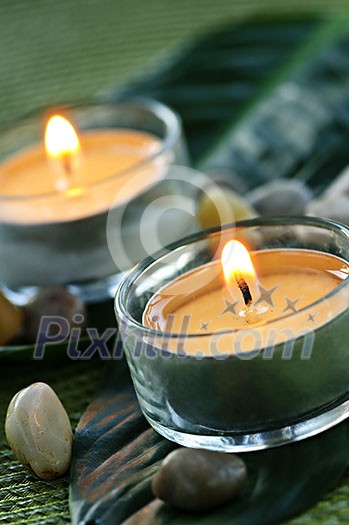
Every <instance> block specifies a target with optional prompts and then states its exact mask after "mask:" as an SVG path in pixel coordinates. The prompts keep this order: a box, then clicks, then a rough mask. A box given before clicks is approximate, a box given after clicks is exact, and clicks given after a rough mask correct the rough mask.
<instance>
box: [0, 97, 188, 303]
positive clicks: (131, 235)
mask: <svg viewBox="0 0 349 525" xmlns="http://www.w3.org/2000/svg"><path fill="white" fill-rule="evenodd" d="M69 114H70V115H71V116H72V119H73V120H74V121H75V120H76V122H77V124H78V126H79V128H80V127H81V129H78V128H75V127H74V126H73V125H72V122H70V121H69V119H67V118H65V116H64V115H61V114H56V115H55V116H54V117H53V118H52V119H51V120H50V121H49V122H48V124H47V126H46V134H45V145H44V141H43V140H41V141H40V140H39V141H38V142H37V144H34V145H32V140H30V138H31V135H30V133H31V132H32V127H35V126H34V125H33V124H32V123H30V125H29V124H23V126H22V128H21V127H20V126H18V129H17V133H14V132H12V131H10V132H7V133H4V134H3V135H2V136H1V137H0V149H1V148H2V149H5V146H6V144H10V143H11V144H12V145H13V142H14V141H15V139H16V138H17V141H18V142H19V143H20V144H21V143H23V145H26V147H24V148H22V149H19V151H15V152H14V153H12V154H11V155H8V156H6V158H5V159H4V160H3V162H2V163H1V164H0V278H1V280H2V282H3V284H4V285H5V287H6V288H7V289H9V290H12V291H15V292H20V294H24V292H25V291H26V289H27V288H31V287H37V286H46V285H52V284H55V285H56V284H64V285H73V286H74V287H75V290H76V291H77V292H78V293H80V294H81V295H84V294H85V297H84V298H85V299H87V300H99V299H101V298H105V297H106V296H107V295H108V294H109V289H110V288H112V287H113V285H115V283H116V282H117V281H118V279H119V277H118V274H119V273H120V272H122V271H124V270H127V269H128V268H129V266H131V265H132V264H134V263H136V262H137V261H139V260H140V259H141V258H142V257H144V256H145V254H146V251H145V250H144V249H143V246H142V243H141V239H140V236H139V231H138V229H137V227H136V225H137V224H138V222H139V216H141V215H142V211H143V210H144V209H146V207H147V206H148V205H149V203H151V202H152V200H153V198H154V195H155V196H157V197H158V196H159V195H163V194H165V195H169V194H171V187H170V183H167V182H166V173H167V170H168V166H169V164H170V163H172V162H178V163H183V162H185V156H184V150H183V147H182V144H181V129H180V122H179V121H178V119H177V116H176V115H175V114H174V113H173V112H172V111H171V110H169V109H168V108H166V107H165V106H163V105H161V104H158V103H155V102H139V101H123V102H120V103H116V104H114V105H111V106H91V108H75V109H72V110H71V111H70V113H69ZM36 127H37V125H36ZM27 130H29V131H28V132H27ZM27 135H29V140H28V138H27ZM4 145H5V146H4ZM133 181H135V182H133ZM185 191H187V189H186V190H183V192H185ZM183 192H182V193H183ZM172 193H173V191H172ZM181 197H182V194H181V191H180V189H179V190H178V185H177V194H175V195H174V197H173V199H174V205H173V207H174V208H175V207H176V203H175V201H176V199H177V200H180V199H181ZM110 210H111V211H110ZM164 211H166V210H165V209H164ZM108 217H109V218H110V217H112V220H110V223H109V224H111V232H109V233H110V235H111V236H112V235H113V232H114V229H115V231H118V229H120V230H122V235H123V242H124V244H125V245H126V246H127V247H129V251H130V260H131V262H130V264H129V266H127V267H118V266H117V264H116V262H115V261H114V260H113V257H112V255H111V253H110V251H109V248H108V241H107V232H106V229H107V220H108ZM176 219H177V220H175V221H173V220H172V221H171V224H170V225H168V224H166V225H165V227H166V228H167V229H166V233H167V234H168V236H169V239H172V240H175V239H178V238H179V237H180V236H181V235H183V233H184V232H185V231H187V229H188V227H189V228H190V225H189V222H190V218H189V217H188V216H187V215H186V216H184V215H183V214H182V215H180V213H179V214H178V216H176ZM108 227H109V226H108ZM149 230H151V232H150V233H151V235H153V231H152V229H151V228H150V227H149ZM19 298H21V295H19Z"/></svg>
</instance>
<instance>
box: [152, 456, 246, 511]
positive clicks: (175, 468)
mask: <svg viewBox="0 0 349 525" xmlns="http://www.w3.org/2000/svg"><path fill="white" fill-rule="evenodd" d="M246 476H247V470H246V466H245V463H244V462H243V461H242V460H241V459H240V458H238V457H237V456H235V455H233V454H223V453H220V452H211V451H208V450H195V449H189V448H181V449H176V450H174V451H173V452H171V453H170V454H169V455H168V456H167V457H166V458H165V460H164V461H163V463H162V465H161V467H160V469H159V471H158V472H157V474H156V475H155V477H154V478H153V482H152V490H153V493H154V495H155V496H156V497H158V498H159V499H161V500H163V501H165V502H167V503H169V504H170V505H172V506H174V507H177V508H180V509H183V510H189V511H204V510H208V509H212V508H214V507H217V506H219V505H222V504H223V503H226V502H227V501H229V500H231V499H233V498H234V497H236V496H237V495H238V494H239V493H240V492H241V490H242V488H243V486H244V483H245V480H246Z"/></svg>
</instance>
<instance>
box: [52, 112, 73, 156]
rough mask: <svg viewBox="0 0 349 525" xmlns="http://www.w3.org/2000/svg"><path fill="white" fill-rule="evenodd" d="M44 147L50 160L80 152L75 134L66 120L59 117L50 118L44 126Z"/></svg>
mask: <svg viewBox="0 0 349 525" xmlns="http://www.w3.org/2000/svg"><path fill="white" fill-rule="evenodd" d="M45 147H46V151H47V154H48V155H49V156H50V157H52V158H57V157H58V158H62V157H64V156H65V155H75V154H76V153H78V151H79V150H80V142H79V139H78V136H77V133H76V131H75V129H74V128H73V126H72V125H71V124H70V122H69V121H68V120H66V119H65V118H64V117H61V116H60V115H54V116H53V117H51V118H50V120H49V121H48V123H47V126H46V132H45Z"/></svg>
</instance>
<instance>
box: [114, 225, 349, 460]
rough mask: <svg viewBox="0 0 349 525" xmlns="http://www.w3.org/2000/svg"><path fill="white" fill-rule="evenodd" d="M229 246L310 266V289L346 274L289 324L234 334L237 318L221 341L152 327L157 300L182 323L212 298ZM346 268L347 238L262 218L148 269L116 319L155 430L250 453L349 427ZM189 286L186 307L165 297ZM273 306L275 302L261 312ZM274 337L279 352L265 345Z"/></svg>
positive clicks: (206, 332) (301, 291)
mask: <svg viewBox="0 0 349 525" xmlns="http://www.w3.org/2000/svg"><path fill="white" fill-rule="evenodd" d="M231 239H239V240H243V241H244V242H245V244H247V245H248V247H249V249H250V251H251V253H252V254H254V257H256V258H257V259H256V260H260V259H261V260H266V261H269V262H270V264H271V266H273V268H274V269H273V270H271V271H275V272H277V271H278V268H279V262H278V261H279V260H280V261H282V260H284V258H285V257H286V256H287V257H288V256H290V257H293V256H296V257H300V260H303V257H305V260H306V261H308V262H307V265H308V267H309V266H310V270H309V268H308V269H307V272H308V273H306V277H305V279H307V276H308V275H309V280H311V279H314V275H313V274H312V270H311V266H312V265H314V268H315V266H316V265H317V263H316V261H318V260H319V261H321V260H322V259H324V261H327V260H328V261H329V265H328V268H327V266H326V265H327V262H326V263H325V266H326V267H325V268H324V270H325V274H326V279H327V277H328V278H329V279H331V278H332V277H333V278H336V277H337V276H338V275H339V273H341V279H340V280H339V281H338V283H337V284H336V285H335V286H334V287H333V289H331V291H329V292H326V293H324V294H323V295H322V292H321V291H320V289H318V286H317V281H316V279H315V280H314V282H313V288H314V290H315V292H316V293H317V294H318V295H319V298H318V299H317V300H315V301H312V300H310V301H308V303H309V304H307V306H306V307H302V308H299V310H298V309H297V307H296V306H295V305H296V303H297V301H293V303H291V302H289V303H287V302H286V303H285V308H284V305H282V308H281V309H280V316H278V314H277V313H276V314H275V315H274V319H273V320H270V321H268V322H266V323H257V324H256V325H254V324H252V326H246V327H241V329H229V319H232V320H233V319H236V316H234V315H233V313H236V312H233V313H229V314H228V316H226V317H224V316H223V317H224V318H226V319H227V324H228V326H227V328H226V329H225V330H222V331H221V332H220V333H214V332H210V329H209V327H208V326H204V327H202V330H201V331H200V330H198V331H197V332H196V333H188V330H186V329H185V326H184V325H183V329H182V330H181V329H180V330H178V329H177V330H168V331H165V330H162V328H161V324H157V320H156V319H155V318H153V321H154V323H155V328H154V327H153V328H151V327H149V326H145V321H144V319H145V312H146V311H147V309H149V304H150V302H151V301H152V298H154V297H155V298H157V297H158V298H159V297H161V294H162V297H165V299H164V301H165V303H166V304H167V306H166V308H167V307H169V305H170V304H172V303H171V301H172V302H173V301H175V302H176V301H177V303H178V301H179V303H178V304H181V305H182V306H181V308H182V310H184V311H185V308H186V306H185V305H186V302H188V301H192V300H196V298H197V297H198V296H200V294H202V293H203V294H204V293H206V292H205V291H204V292H202V290H207V293H208V292H209V291H210V292H212V290H213V291H214V288H215V286H216V285H217V283H214V282H213V281H210V278H208V279H205V271H206V269H208V270H210V268H211V266H212V265H213V267H214V265H215V264H216V263H217V261H214V260H213V253H215V252H216V253H217V246H218V245H222V243H223V244H225V243H226V242H227V241H229V240H231ZM331 261H332V262H334V266H333V267H332V262H331ZM348 262H349V229H348V228H347V227H345V226H343V225H339V224H335V223H333V222H329V221H324V220H321V219H312V218H306V217H305V218H299V217H298V218H272V219H269V218H268V219H264V218H261V219H254V220H251V221H246V222H242V223H238V224H237V225H236V226H227V227H225V228H223V229H222V230H210V231H207V232H199V233H196V234H194V235H192V236H190V237H187V238H185V239H183V240H180V241H178V242H177V243H175V244H172V245H171V246H170V247H168V248H167V250H165V251H163V252H160V253H158V254H157V255H156V256H154V257H149V258H147V259H145V260H144V261H142V262H141V263H140V264H139V265H138V266H137V267H136V268H135V269H134V270H132V271H131V273H130V274H129V275H128V276H127V277H126V278H125V280H124V281H123V282H122V283H121V285H120V287H119V288H118V291H117V294H116V300H115V310H116V317H117V321H118V325H119V330H120V333H121V337H122V341H123V347H124V351H125V355H126V358H127V361H128V365H129V368H130V371H131V376H132V380H133V383H134V387H135V390H136V393H137V396H138V399H139V403H140V406H141V408H142V411H143V413H144V415H145V417H146V418H147V420H148V421H149V423H150V424H151V425H152V426H153V428H154V429H155V430H157V431H158V432H159V433H160V434H162V435H163V436H165V437H166V438H168V439H170V440H173V441H175V442H177V443H179V444H180V445H184V446H189V447H198V448H200V447H202V448H206V449H212V450H220V451H228V452H232V451H241V452H243V451H249V450H258V449H264V448H268V447H274V446H279V445H283V444H286V443H290V442H294V441H298V440H301V439H305V438H307V437H310V436H314V435H315V434H318V433H320V432H322V431H325V430H327V429H328V428H330V427H332V426H333V425H336V424H337V423H339V422H341V421H343V420H344V419H345V418H347V417H348V415H349V401H348V385H349V347H348V342H347V338H348V323H349V279H348V278H347V277H346V276H347V275H348V267H349V266H348ZM337 264H338V268H340V270H338V269H335V268H336V267H337ZM301 270H302V269H301ZM198 272H201V274H199V273H198ZM196 274H197V275H199V276H201V277H200V278H199V279H198V280H197V282H199V286H201V287H202V288H201V289H200V288H197V289H196V290H195V291H194V292H192V290H191V289H188V288H187V287H186V284H185V283H188V282H189V281H190V279H191V278H192V277H193V276H194V275H196ZM209 275H210V272H208V276H209ZM301 275H302V278H301V279H300V280H298V279H297V276H296V279H295V281H294V285H293V283H292V279H291V281H290V282H291V287H290V290H291V292H290V294H291V295H292V296H293V295H294V296H299V297H303V296H304V295H306V293H307V291H306V290H307V286H306V283H305V279H304V276H303V273H301ZM180 278H182V279H184V280H183V283H184V287H182V290H180V289H179V288H178V287H177V291H178V296H177V297H173V298H171V297H170V294H168V295H167V296H166V295H164V294H165V291H166V290H171V289H175V288H174V287H173V283H178V282H179V283H180V282H181V281H180ZM324 278H325V277H324ZM205 280H206V282H205ZM320 286H321V283H320V282H319V287H320ZM171 287H172V288H171ZM183 288H184V289H183ZM185 288H186V289H185ZM268 291H269V292H270V293H274V291H273V290H268ZM266 292H267V291H266V290H264V293H266ZM180 293H182V294H183V297H184V299H183V298H182V299H180V297H179V296H180ZM174 295H175V294H174ZM210 297H211V296H210ZM263 299H264V300H265V302H264V303H263ZM269 301H270V296H269ZM155 302H157V299H156V301H155ZM213 302H214V301H213V300H211V303H210V304H208V305H207V310H208V311H210V310H211V311H213V310H214V308H215V305H214V304H213ZM267 302H268V297H267V296H265V297H262V299H260V300H259V303H260V304H262V305H263V304H267ZM230 304H233V302H232V303H228V302H227V303H226V305H225V306H226V310H227V309H228V310H229V307H230V306H229V305H230ZM183 305H184V306H183ZM292 305H293V306H292ZM275 308H276V307H275ZM193 311H194V314H195V311H196V310H195V308H194V310H193ZM222 313H223V314H224V313H225V312H224V311H223V312H222ZM174 315H176V313H175V314H174ZM262 315H263V314H262ZM229 316H230V317H229ZM199 319H200V318H199ZM184 324H185V323H184ZM270 334H273V341H272V342H271V341H269V340H268V341H269V342H267V343H266V342H265V341H266V336H268V337H269V336H270ZM245 336H246V337H247V339H244V337H245ZM249 337H250V339H249ZM243 340H244V341H245V342H246V345H247V347H245V348H241V342H242V341H243Z"/></svg>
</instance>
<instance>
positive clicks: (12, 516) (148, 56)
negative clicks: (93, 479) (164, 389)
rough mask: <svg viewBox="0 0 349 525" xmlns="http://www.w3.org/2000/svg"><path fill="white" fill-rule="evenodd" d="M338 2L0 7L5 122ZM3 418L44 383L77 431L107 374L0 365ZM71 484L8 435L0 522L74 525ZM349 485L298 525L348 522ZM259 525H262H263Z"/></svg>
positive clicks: (181, 0)
mask: <svg viewBox="0 0 349 525" xmlns="http://www.w3.org/2000/svg"><path fill="white" fill-rule="evenodd" d="M347 5H348V1H347V0H343V1H339V0H332V1H331V2H329V1H328V0H326V1H320V0H318V1H315V0H308V1H307V2H304V1H299V0H298V1H297V0H296V1H288V2H284V1H283V0H279V1H277V0H269V1H268V0H143V1H142V0H1V1H0V71H1V76H0V123H5V122H7V121H9V120H11V119H13V118H14V117H18V116H20V115H22V114H24V113H26V112H28V111H30V110H33V109H35V108H37V107H40V106H43V105H51V104H53V103H57V102H70V101H77V100H85V99H87V98H91V97H92V96H95V95H97V96H103V93H105V92H107V91H108V89H110V87H111V86H115V85H117V84H120V85H121V84H123V83H126V82H127V81H129V80H130V79H132V78H133V77H135V76H138V75H139V74H141V73H142V72H145V71H147V72H148V71H149V70H150V69H151V68H155V67H157V66H158V65H159V63H160V62H162V61H164V60H166V58H167V57H168V56H169V55H170V54H171V53H173V52H174V51H175V50H176V49H178V47H180V46H182V45H184V44H185V43H187V42H188V41H190V40H191V39H193V38H195V37H196V36H198V35H199V34H201V33H203V32H205V31H206V30H208V29H209V28H213V27H217V26H219V25H220V24H223V23H224V24H225V23H227V22H228V20H241V19H243V18H244V17H247V16H249V15H251V14H256V13H259V12H262V13H263V12H271V11H273V12H287V13H295V12H307V11H308V12H309V11H310V12H314V11H317V12H319V11H323V12H327V13H328V12H333V11H334V10H338V9H340V8H341V7H343V6H347ZM0 366H1V369H0V418H1V420H2V421H3V419H4V416H5V410H6V406H7V403H8V401H9V400H10V397H11V396H12V395H13V394H14V393H15V392H16V390H18V389H19V388H21V387H23V386H26V385H27V384H29V383H30V382H33V381H36V380H39V379H40V380H44V381H47V382H49V383H50V384H52V386H53V387H54V388H56V390H57V392H58V394H59V395H60V396H61V398H62V400H63V402H64V403H65V405H66V407H67V409H68V412H69V414H70V416H71V418H72V422H73V424H74V425H75V424H76V422H77V421H78V418H79V416H80V414H81V412H82V410H83V409H84V407H85V406H86V404H87V402H88V400H89V399H90V397H91V396H92V394H93V392H94V389H95V386H96V384H97V382H98V378H99V376H100V372H101V370H100V367H101V365H100V364H98V363H94V364H91V363H71V364H69V363H62V364H61V365H60V366H56V365H53V364H52V363H51V361H49V360H47V361H46V360H45V361H44V362H43V364H41V365H40V366H38V364H37V363H34V364H33V363H31V362H30V361H23V360H19V361H17V362H15V363H12V364H9V363H8V362H5V361H4V360H3V359H2V358H0ZM67 488H68V482H67V480H62V481H59V482H56V483H44V482H40V481H37V480H35V479H34V478H32V477H31V476H30V475H28V474H27V473H26V472H25V471H24V470H23V469H22V468H21V467H20V466H19V465H18V464H17V463H16V461H14V459H13V456H12V454H11V453H10V452H9V450H8V447H7V445H6V443H5V440H4V436H3V432H2V425H1V427H0V523H9V524H10V523H14V524H27V523H32V524H37V523H43V524H60V523H69V512H68V505H67ZM348 500H349V477H348V476H347V478H346V480H344V482H343V483H342V484H341V486H340V487H338V488H337V489H336V490H335V491H334V492H333V493H331V494H329V495H328V497H327V498H326V499H325V500H323V501H321V502H319V503H318V505H316V507H314V508H313V509H311V510H310V511H308V512H307V513H306V514H305V515H303V516H300V517H298V518H296V519H295V520H293V521H292V525H306V524H307V525H308V524H309V525H310V524H311V525H319V524H321V525H345V524H348V523H349V511H348ZM255 525H258V524H255Z"/></svg>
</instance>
